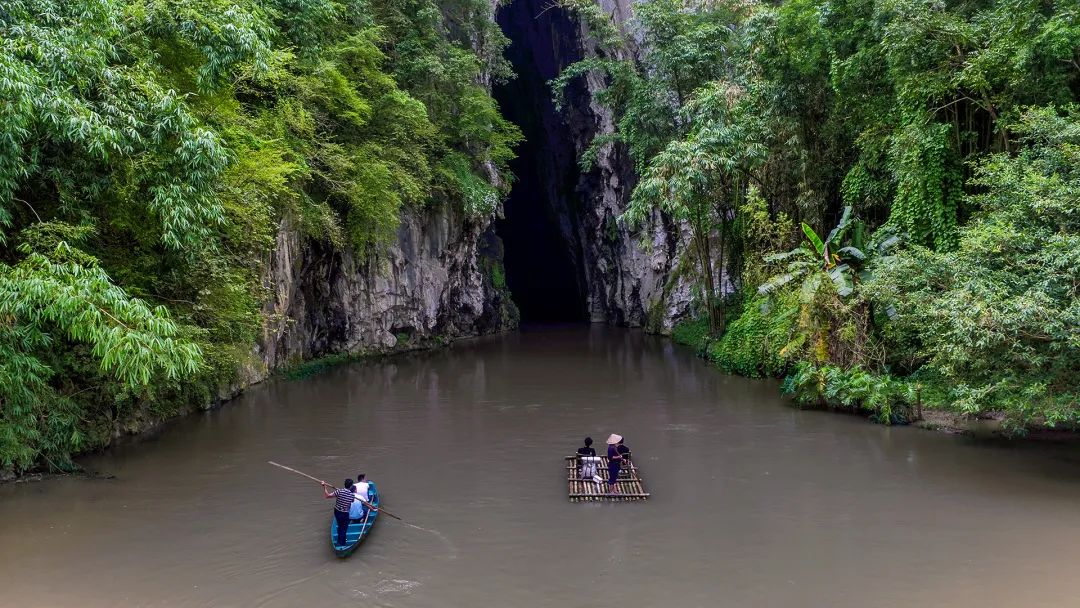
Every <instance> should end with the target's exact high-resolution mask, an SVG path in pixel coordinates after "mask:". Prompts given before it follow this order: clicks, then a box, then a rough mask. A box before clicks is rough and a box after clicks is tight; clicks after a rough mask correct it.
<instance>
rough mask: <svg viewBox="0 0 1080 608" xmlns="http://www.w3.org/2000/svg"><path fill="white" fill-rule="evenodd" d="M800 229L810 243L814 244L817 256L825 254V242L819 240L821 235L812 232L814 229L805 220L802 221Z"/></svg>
mask: <svg viewBox="0 0 1080 608" xmlns="http://www.w3.org/2000/svg"><path fill="white" fill-rule="evenodd" d="M802 231H803V234H805V235H806V238H808V239H810V243H811V244H813V245H814V249H815V250H816V251H817V254H818V257H821V256H823V255H825V243H823V242H822V241H821V237H819V236H818V235H817V233H816V232H814V229H813V228H811V227H810V225H809V224H807V223H806V222H802Z"/></svg>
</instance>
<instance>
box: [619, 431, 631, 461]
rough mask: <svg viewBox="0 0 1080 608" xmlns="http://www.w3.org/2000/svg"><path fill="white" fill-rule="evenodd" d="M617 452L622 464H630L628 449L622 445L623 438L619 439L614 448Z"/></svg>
mask: <svg viewBox="0 0 1080 608" xmlns="http://www.w3.org/2000/svg"><path fill="white" fill-rule="evenodd" d="M615 449H617V450H619V455H620V456H622V457H623V464H629V463H630V448H628V447H626V445H625V444H623V438H622V437H620V438H619V445H618V446H617V447H616V448H615Z"/></svg>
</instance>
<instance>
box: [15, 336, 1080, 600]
mask: <svg viewBox="0 0 1080 608" xmlns="http://www.w3.org/2000/svg"><path fill="white" fill-rule="evenodd" d="M610 432H619V433H621V434H623V435H625V436H626V440H627V443H628V444H630V445H631V446H632V447H633V448H634V453H635V455H637V457H638V462H639V464H640V466H641V470H642V473H643V475H644V477H645V479H646V481H647V483H648V485H649V489H650V491H651V492H652V495H653V498H652V499H651V500H649V501H648V502H645V503H626V504H588V503H587V504H580V503H578V504H571V503H569V502H568V501H567V500H566V494H565V492H566V489H565V487H564V486H563V483H562V471H563V469H562V456H564V455H565V454H568V453H571V452H572V451H573V450H574V449H575V448H576V447H577V445H578V444H579V442H580V440H581V439H582V437H584V435H586V434H591V435H592V436H593V437H596V438H598V440H600V439H599V438H602V437H606V436H607V435H608V434H609V433H610ZM268 460H274V461H277V462H281V463H284V464H287V465H289V466H293V467H296V468H298V469H300V470H303V471H307V472H309V473H312V474H314V475H316V476H320V477H324V478H327V479H328V480H330V481H332V482H340V480H341V479H344V478H345V477H347V476H348V477H351V476H354V475H355V474H356V473H357V472H358V471H363V472H366V473H367V474H368V475H369V476H370V477H371V478H372V479H374V480H375V481H377V482H378V484H379V489H380V491H381V492H382V494H383V500H384V505H385V506H386V508H388V509H390V510H392V511H393V512H394V513H395V514H397V515H400V516H401V517H404V518H405V519H406V520H408V521H410V522H412V523H414V524H416V525H419V526H422V527H425V528H429V529H431V530H433V531H434V532H435V533H434V534H432V533H427V532H424V531H420V530H416V529H413V528H409V527H407V526H403V525H400V524H399V523H398V522H396V521H394V520H392V519H389V518H383V519H380V520H379V524H378V525H377V526H376V529H375V531H374V533H373V535H372V537H371V538H370V539H369V541H368V542H367V543H366V544H365V545H364V547H362V548H361V550H360V551H359V552H357V553H356V554H355V555H354V556H353V557H351V558H350V559H348V560H338V559H337V558H335V557H334V556H333V553H332V552H331V551H330V548H329V542H328V532H327V526H328V524H329V516H330V508H331V506H330V502H329V501H326V500H323V499H322V498H321V493H320V489H319V487H318V486H317V485H316V484H314V483H312V482H310V481H308V480H305V479H303V478H301V477H298V476H295V475H291V474H289V473H286V472H283V471H280V470H278V469H275V468H274V467H270V466H269V465H267V464H266V461H268ZM1078 460H1080V458H1078V454H1077V450H1076V448H1074V447H1071V446H1034V445H1017V446H1012V447H1007V448H1003V447H1001V446H1000V445H989V444H985V443H979V442H973V441H971V440H966V439H960V438H955V437H948V436H944V435H937V434H933V433H928V432H924V431H919V430H916V429H908V428H887V427H882V426H875V425H871V424H868V423H866V422H864V421H862V420H859V419H857V418H854V417H849V416H837V415H830V414H827V413H821V412H802V411H797V410H794V409H790V408H788V407H787V406H785V405H783V404H782V402H781V400H780V399H779V398H778V396H777V389H776V385H775V383H771V382H764V381H750V380H745V379H740V378H733V377H727V376H723V375H721V374H719V373H718V372H717V371H716V370H714V369H712V368H709V367H708V366H706V365H705V364H704V363H702V362H701V361H699V360H697V359H696V358H694V357H693V356H691V354H690V353H688V352H686V351H685V350H683V349H681V348H679V347H676V346H673V345H672V344H670V343H669V342H667V341H665V340H662V339H658V338H652V337H648V336H644V335H642V334H641V333H640V332H635V331H627V330H616V329H609V328H606V327H600V326H595V327H584V326H564V327H554V328H550V327H549V328H543V329H534V330H527V331H524V332H522V333H518V334H510V335H506V336H500V337H495V338H487V339H482V340H476V341H473V342H469V343H464V344H459V345H457V346H455V347H454V348H452V349H450V350H447V351H443V352H437V353H428V354H421V355H415V356H411V357H408V358H401V359H394V360H390V361H384V362H377V363H376V362H372V363H367V364H358V365H353V366H349V367H343V368H340V369H336V370H333V371H331V372H329V373H327V374H325V375H322V376H319V377H315V378H310V379H307V380H303V381H297V382H273V383H268V384H266V385H264V386H261V387H257V388H255V389H253V390H252V391H250V392H249V393H248V394H247V395H246V396H244V397H243V398H241V399H239V400H237V401H236V402H234V403H232V404H230V405H228V406H227V407H225V408H222V409H221V410H219V411H216V412H212V413H209V414H206V415H202V416H197V417H194V418H191V419H188V420H185V421H182V422H180V423H178V424H176V425H174V426H173V427H172V428H171V429H170V430H169V431H168V432H167V433H165V434H164V435H163V436H162V437H160V438H158V439H155V440H153V441H148V442H144V443H143V444H141V445H136V446H130V447H124V448H120V449H116V450H113V451H110V452H108V453H106V454H104V455H102V456H99V457H95V458H93V459H90V460H89V461H88V462H87V466H88V467H90V468H92V469H95V470H99V471H102V472H106V473H112V474H115V475H116V479H114V480H79V479H64V480H57V481H53V482H48V483H39V484H20V485H19V486H8V487H3V488H0V522H3V523H0V588H2V589H3V591H2V595H0V604H2V605H4V606H8V605H10V606H57V605H62V604H69V605H71V604H72V603H74V605H79V606H117V605H125V606H301V605H302V606H335V607H336V606H341V605H343V603H345V604H350V605H359V606H402V607H405V606H424V607H443V606H462V607H472V606H483V605H512V606H520V607H539V606H552V607H555V606H558V607H560V608H566V607H576V606H581V607H585V606H613V605H616V604H619V605H634V606H644V607H648V606H680V607H693V606H703V607H704V606H708V607H714V606H733V607H734V606H740V607H741V606H842V607H847V606H850V607H859V608H864V607H866V606H914V605H919V606H980V607H985V606H1009V607H1013V606H1025V607H1031V606H1055V607H1057V606H1075V605H1080V596H1078V595H1077V593H1076V592H1075V588H1076V585H1075V584H1074V583H1073V577H1074V573H1075V571H1076V567H1077V566H1080V514H1078V510H1077V508H1076V505H1077V504H1080V473H1078V471H1080V468H1078V467H1077V466H1076V465H1077V461H1078Z"/></svg>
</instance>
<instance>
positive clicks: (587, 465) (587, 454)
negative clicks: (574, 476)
mask: <svg viewBox="0 0 1080 608" xmlns="http://www.w3.org/2000/svg"><path fill="white" fill-rule="evenodd" d="M577 455H578V462H579V463H581V478H582V479H592V477H593V475H596V461H595V460H592V459H593V458H595V457H596V450H594V449H593V447H592V437H586V438H585V446H584V447H580V448H578V449H577ZM586 458H588V460H586Z"/></svg>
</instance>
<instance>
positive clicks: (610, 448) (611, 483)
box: [607, 433, 623, 494]
mask: <svg viewBox="0 0 1080 608" xmlns="http://www.w3.org/2000/svg"><path fill="white" fill-rule="evenodd" d="M620 441H622V436H621V435H616V434H615V433H612V434H611V436H610V437H608V438H607V457H608V482H607V483H608V491H609V492H611V493H612V494H618V493H619V488H618V486H616V485H615V484H616V482H618V481H619V469H620V468H621V467H622V459H623V457H622V454H620V453H619V448H618V445H619V442H620Z"/></svg>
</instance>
